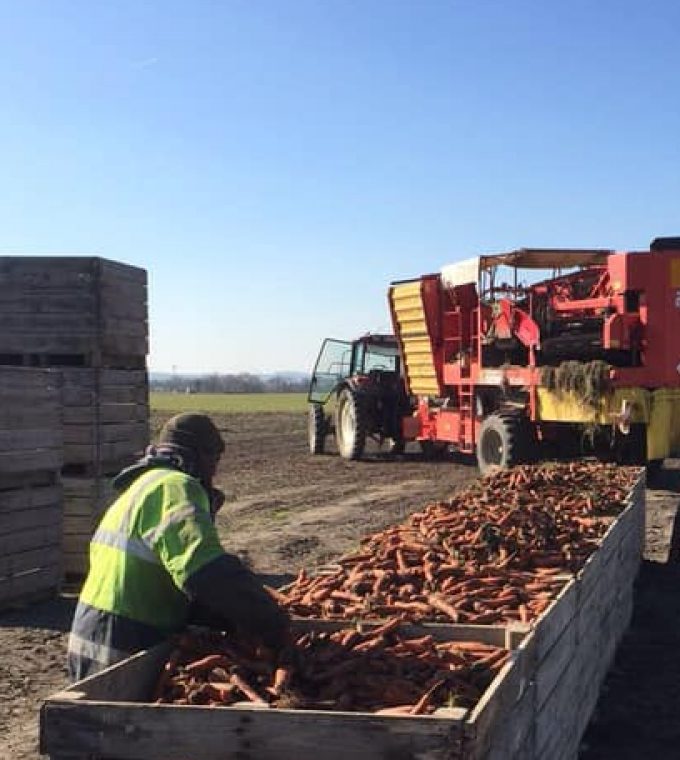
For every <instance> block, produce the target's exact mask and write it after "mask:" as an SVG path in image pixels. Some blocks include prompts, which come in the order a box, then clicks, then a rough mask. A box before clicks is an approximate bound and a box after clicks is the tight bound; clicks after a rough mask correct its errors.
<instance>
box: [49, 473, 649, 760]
mask: <svg viewBox="0 0 680 760" xmlns="http://www.w3.org/2000/svg"><path fill="white" fill-rule="evenodd" d="M644 487H645V483H644V477H641V479H640V480H639V481H638V483H637V484H636V485H635V487H634V488H633V489H632V491H631V493H630V495H629V497H628V499H627V501H626V505H625V509H624V510H623V512H622V513H621V514H620V515H619V517H618V518H617V519H616V520H615V521H614V522H613V523H612V525H611V527H610V528H609V530H608V532H607V534H606V535H605V536H604V538H603V540H602V542H601V545H600V548H599V549H598V550H597V551H596V552H595V553H594V554H593V555H592V557H591V558H590V559H589V561H588V562H587V564H586V565H585V567H584V568H583V570H582V571H581V572H580V573H579V574H578V575H577V576H576V577H575V578H569V577H565V579H564V586H563V588H562V590H561V591H560V593H559V595H558V596H557V597H556V599H555V600H554V601H553V603H552V604H551V605H550V607H548V609H547V610H546V611H545V612H544V613H543V615H541V617H540V618H539V619H538V620H537V621H536V622H535V623H534V624H533V625H531V626H523V625H513V626H506V627H502V626H464V625H460V626H445V625H429V626H427V628H428V630H429V631H432V632H435V631H436V632H437V633H436V635H438V636H440V637H457V638H467V639H476V640H483V641H487V642H489V643H494V644H498V645H503V644H505V645H506V646H508V647H509V648H511V649H512V650H513V658H512V661H511V662H510V663H508V664H507V665H506V666H505V667H504V669H503V670H502V671H501V672H500V673H499V675H498V676H497V678H496V679H495V680H494V682H493V683H492V684H491V686H490V687H489V689H488V690H487V692H486V693H485V694H484V695H483V697H482V699H481V700H480V702H479V703H478V704H477V706H476V707H475V708H474V709H472V710H469V711H466V710H452V711H447V710H441V711H439V712H438V713H436V714H435V715H433V716H427V717H402V716H398V717H395V716H376V715H372V714H360V713H331V712H319V711H316V712H315V711H295V710H269V709H258V708H256V707H253V706H243V707H231V708H210V707H196V706H174V705H150V704H143V702H144V701H145V700H146V699H147V698H148V696H149V694H150V693H151V690H152V686H153V684H154V683H155V680H156V678H157V677H158V673H159V670H160V667H161V664H162V662H163V661H164V659H165V658H166V656H167V654H168V647H167V646H164V647H160V648H157V649H155V650H152V651H149V652H145V653H141V654H139V655H137V656H135V657H133V658H130V659H129V660H127V661H126V662H124V663H121V664H120V665H117V666H115V667H113V668H110V669H109V670H107V671H105V672H103V673H101V674H99V675H97V676H94V677H92V678H90V679H87V680H85V681H82V682H80V683H79V684H75V685H74V686H72V687H71V688H70V689H67V690H65V691H63V692H60V693H59V694H55V695H54V696H52V697H50V698H49V699H48V700H47V701H46V702H45V704H44V706H43V709H42V713H41V747H42V751H43V752H44V753H46V754H49V755H50V757H51V758H52V759H53V760H57V759H60V758H71V759H72V760H85V758H88V760H99V759H100V758H107V760H110V759H113V758H119V759H120V760H139V759H140V758H146V759H147V760H218V758H219V760H226V759H227V758H238V760H256V759H257V760H274V759H276V760H316V759H317V757H318V756H319V755H322V756H323V757H324V760H341V759H342V760H344V758H360V759H361V760H368V759H369V758H370V760H373V759H374V758H375V759H376V760H377V759H378V758H380V760H385V759H386V758H395V759H396V760H410V759H414V760H415V758H418V759H419V760H423V759H425V758H426V759H427V760H440V759H441V760H443V759H444V758H446V760H482V759H488V760H575V758H576V757H577V754H578V746H579V742H580V739H581V737H582V735H583V733H584V731H585V728H586V726H587V724H588V721H589V720H590V717H591V715H592V712H593V709H594V707H595V704H596V702H597V698H598V695H599V691H600V687H601V684H602V681H603V680H604V677H605V675H606V672H607V669H608V668H609V666H610V664H611V661H612V659H613V656H614V653H615V650H616V646H617V644H618V643H619V641H620V640H621V637H622V636H623V634H624V632H625V630H626V628H627V627H628V625H629V622H630V616H631V614H632V604H633V584H634V580H635V577H636V574H637V570H638V567H639V563H640V560H641V556H642V547H643V543H644V507H645V504H644ZM296 624H297V625H311V626H323V627H326V628H327V627H329V626H336V627H337V626H341V625H343V624H342V623H338V622H332V623H331V622H329V621H298V622H297V623H296ZM366 625H368V624H366Z"/></svg>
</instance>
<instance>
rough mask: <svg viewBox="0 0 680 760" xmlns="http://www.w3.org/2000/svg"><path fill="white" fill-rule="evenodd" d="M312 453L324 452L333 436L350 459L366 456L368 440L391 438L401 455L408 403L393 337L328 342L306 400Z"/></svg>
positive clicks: (394, 449) (340, 450) (329, 339)
mask: <svg viewBox="0 0 680 760" xmlns="http://www.w3.org/2000/svg"><path fill="white" fill-rule="evenodd" d="M307 400H308V402H309V404H310V406H309V448H310V451H311V452H312V453H313V454H320V453H322V452H323V450H324V444H325V439H326V436H327V435H328V434H329V433H334V434H335V438H336V442H337V445H338V451H339V452H340V454H341V456H343V457H345V458H346V459H358V458H360V457H361V455H362V454H363V450H364V446H365V443H366V439H367V438H375V439H376V440H377V441H378V442H379V443H381V444H382V443H383V441H384V440H386V439H389V441H390V450H391V451H393V452H397V451H399V450H401V451H403V448H404V442H403V439H402V437H401V422H400V419H401V415H403V414H404V413H405V412H406V411H407V410H408V409H409V401H408V397H407V395H406V391H405V389H404V382H403V380H402V377H401V363H400V357H399V346H398V344H397V341H396V338H395V337H394V336H393V335H377V334H376V335H372V334H370V333H369V334H367V335H363V336H362V337H360V338H358V339H356V340H353V341H347V340H337V339H334V338H327V339H326V340H325V341H324V342H323V345H322V346H321V351H320V352H319V355H318V357H317V360H316V364H315V365H314V372H313V373H312V379H311V382H310V385H309V392H308V395H307Z"/></svg>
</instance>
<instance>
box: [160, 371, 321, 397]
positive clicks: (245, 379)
mask: <svg viewBox="0 0 680 760" xmlns="http://www.w3.org/2000/svg"><path fill="white" fill-rule="evenodd" d="M150 386H151V390H153V391H175V392H179V393H304V392H306V391H307V388H308V387H309V379H308V378H305V377H299V378H298V377H295V378H291V377H286V376H284V375H274V376H272V377H261V376H259V375H251V374H248V373H247V372H244V373H240V374H236V375H219V374H213V375H199V376H193V375H192V376H186V375H184V376H183V375H172V376H171V377H163V378H153V377H152V378H151V380H150Z"/></svg>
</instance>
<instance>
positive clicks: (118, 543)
mask: <svg viewBox="0 0 680 760" xmlns="http://www.w3.org/2000/svg"><path fill="white" fill-rule="evenodd" d="M90 543H93V544H100V545H103V546H110V547H111V548H113V549H119V550H120V551H122V552H125V553H126V554H133V555H134V556H135V557H137V558H138V559H143V560H144V561H145V562H151V563H152V564H154V565H160V564H161V563H160V560H159V559H158V557H157V556H156V555H155V554H154V553H153V551H152V550H151V549H150V548H149V547H148V546H147V545H146V544H145V543H144V541H142V540H140V539H139V538H130V537H129V536H126V535H124V534H123V533H117V532H114V531H112V530H103V529H102V528H99V529H98V530H97V532H96V533H95V534H94V536H92V538H91V540H90Z"/></svg>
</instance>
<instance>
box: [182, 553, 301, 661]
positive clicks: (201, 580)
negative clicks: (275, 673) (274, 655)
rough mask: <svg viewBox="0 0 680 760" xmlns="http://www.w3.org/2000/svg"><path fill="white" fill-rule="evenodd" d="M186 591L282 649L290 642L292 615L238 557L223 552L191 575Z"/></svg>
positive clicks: (268, 643) (246, 630) (243, 628)
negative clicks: (276, 600) (289, 618)
mask: <svg viewBox="0 0 680 760" xmlns="http://www.w3.org/2000/svg"><path fill="white" fill-rule="evenodd" d="M185 589H186V591H188V592H189V594H190V595H191V596H192V597H193V598H194V599H196V601H197V602H199V603H200V604H201V605H203V606H204V607H207V608H208V609H209V610H210V611H211V612H212V613H214V614H215V615H217V616H218V617H219V618H222V619H224V620H225V621H226V622H227V623H229V624H231V625H232V626H234V627H235V628H237V629H239V630H241V631H243V633H245V634H246V635H247V636H253V637H256V638H258V639H260V640H261V641H262V643H263V644H265V646H267V647H269V648H270V649H273V650H275V651H278V650H280V649H282V648H283V647H284V646H285V645H286V644H287V642H288V635H289V620H288V615H287V614H286V613H285V612H284V611H283V610H282V609H281V608H280V607H279V606H278V604H276V602H275V601H274V600H273V599H272V597H271V596H270V595H269V594H268V593H267V592H266V591H265V589H264V587H263V586H262V584H261V583H260V582H259V581H258V580H257V578H256V577H255V576H254V575H253V573H251V572H250V570H248V568H246V566H245V565H244V564H243V563H242V562H241V561H240V560H239V559H238V558H236V557H233V556H231V555H229V554H225V553H223V554H222V555H221V556H220V557H217V558H216V559H214V560H212V561H211V562H209V563H208V564H206V565H204V566H203V567H202V568H200V570H198V571H196V572H195V573H193V575H191V576H190V577H189V578H188V579H187V582H186V584H185Z"/></svg>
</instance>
